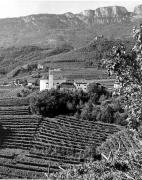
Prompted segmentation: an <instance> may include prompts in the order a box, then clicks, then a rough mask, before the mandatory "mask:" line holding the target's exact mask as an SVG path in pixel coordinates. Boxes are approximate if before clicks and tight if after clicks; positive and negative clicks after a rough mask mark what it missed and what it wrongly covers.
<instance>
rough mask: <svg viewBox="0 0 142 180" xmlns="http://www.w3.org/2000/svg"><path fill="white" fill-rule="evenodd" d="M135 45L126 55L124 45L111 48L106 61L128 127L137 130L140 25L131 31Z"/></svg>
mask: <svg viewBox="0 0 142 180" xmlns="http://www.w3.org/2000/svg"><path fill="white" fill-rule="evenodd" d="M133 38H134V39H135V45H134V47H133V48H132V50H131V52H129V53H126V51H125V47H124V45H122V44H120V45H119V46H118V47H114V48H113V53H112V56H111V58H110V59H109V60H108V61H106V65H107V68H108V72H109V75H113V74H115V76H116V79H117V81H118V82H119V84H120V86H119V87H118V89H119V94H120V95H122V96H123V97H124V98H123V101H122V105H123V107H124V108H125V109H126V111H127V112H128V119H127V120H128V122H129V126H130V127H131V128H134V129H138V127H139V125H141V123H142V24H141V25H140V27H139V28H134V29H133Z"/></svg>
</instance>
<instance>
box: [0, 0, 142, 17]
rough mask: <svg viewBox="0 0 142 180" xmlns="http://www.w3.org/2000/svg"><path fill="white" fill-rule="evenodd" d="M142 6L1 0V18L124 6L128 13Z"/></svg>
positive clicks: (120, 0)
mask: <svg viewBox="0 0 142 180" xmlns="http://www.w3.org/2000/svg"><path fill="white" fill-rule="evenodd" d="M140 4H142V0H90V1H87V0H86V1H85V0H72V1H71V0H64V1H61V0H56V1H55V0H0V18H7V17H19V16H26V15H30V14H43V13H47V14H62V13H65V12H73V13H80V12H81V11H83V10H86V9H96V8H98V7H106V6H114V5H118V6H124V7H126V8H127V10H128V11H133V9H134V7H135V6H137V5H140Z"/></svg>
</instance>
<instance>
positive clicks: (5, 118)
mask: <svg viewBox="0 0 142 180" xmlns="http://www.w3.org/2000/svg"><path fill="white" fill-rule="evenodd" d="M0 115H1V116H0V122H1V123H2V125H3V127H4V128H5V129H8V130H9V132H10V133H9V134H8V135H7V136H6V138H5V139H4V141H3V143H2V145H1V149H0V177H1V178H33V179H34V178H46V173H51V172H56V171H58V170H59V166H61V167H63V168H65V167H69V166H70V165H74V164H79V163H80V162H81V159H83V158H84V153H85V150H86V147H88V146H91V147H92V146H94V147H98V146H100V145H101V144H102V142H104V141H105V140H106V138H107V137H108V136H110V135H111V134H113V133H116V132H118V131H120V130H121V129H122V127H120V126H117V125H113V124H111V125H110V124H105V123H101V122H93V121H85V120H80V119H76V118H74V117H69V116H63V115H60V116H57V117H55V118H44V119H43V118H42V117H40V116H35V115H32V114H30V110H29V106H28V99H24V98H23V99H22V98H21V99H18V98H17V99H11V98H7V99H5V100H4V99H3V100H0Z"/></svg>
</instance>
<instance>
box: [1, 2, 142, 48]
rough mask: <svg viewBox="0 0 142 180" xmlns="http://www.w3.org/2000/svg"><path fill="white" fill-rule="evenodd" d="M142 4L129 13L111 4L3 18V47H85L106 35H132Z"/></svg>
mask: <svg viewBox="0 0 142 180" xmlns="http://www.w3.org/2000/svg"><path fill="white" fill-rule="evenodd" d="M141 7H142V5H139V6H137V7H135V9H134V12H128V11H127V9H126V8H125V7H121V6H109V7H100V8H97V9H95V10H85V11H83V12H81V13H78V14H73V13H71V12H67V13H64V14H58V15H57V14H37V15H29V16H25V17H18V18H6V19H0V47H10V46H18V47H19V46H26V45H38V46H41V45H42V46H46V47H48V48H56V47H58V46H60V45H66V44H67V45H68V44H69V45H72V46H74V47H81V46H84V45H85V44H86V43H88V42H90V41H91V39H92V38H94V37H95V36H97V35H101V34H103V35H104V36H105V37H106V38H109V39H114V38H115V39H118V38H120V39H124V38H130V36H131V30H132V27H133V26H134V25H136V24H138V23H140V22H142V8H141Z"/></svg>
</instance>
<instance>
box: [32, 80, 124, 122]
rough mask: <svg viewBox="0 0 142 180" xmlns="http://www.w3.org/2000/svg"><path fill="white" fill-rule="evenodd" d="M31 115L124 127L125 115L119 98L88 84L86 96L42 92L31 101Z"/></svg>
mask: <svg viewBox="0 0 142 180" xmlns="http://www.w3.org/2000/svg"><path fill="white" fill-rule="evenodd" d="M30 104H31V109H32V112H33V113H38V114H41V115H43V116H48V117H54V116H57V115H59V114H64V115H74V116H75V117H77V118H82V119H85V120H91V121H102V122H105V123H116V124H121V125H126V124H127V122H126V121H125V120H126V118H127V113H126V112H125V111H124V109H123V108H122V107H121V98H119V97H118V98H114V97H112V93H111V92H109V91H108V90H107V88H105V87H104V86H102V85H101V84H99V83H95V82H94V83H91V84H89V86H88V90H87V92H83V91H75V92H72V91H60V90H55V89H52V90H49V91H48V90H45V91H43V92H40V93H37V94H35V95H34V96H32V97H31V103H30Z"/></svg>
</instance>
